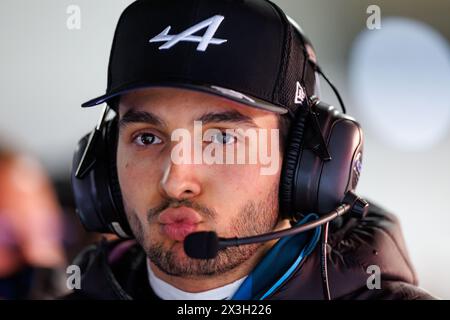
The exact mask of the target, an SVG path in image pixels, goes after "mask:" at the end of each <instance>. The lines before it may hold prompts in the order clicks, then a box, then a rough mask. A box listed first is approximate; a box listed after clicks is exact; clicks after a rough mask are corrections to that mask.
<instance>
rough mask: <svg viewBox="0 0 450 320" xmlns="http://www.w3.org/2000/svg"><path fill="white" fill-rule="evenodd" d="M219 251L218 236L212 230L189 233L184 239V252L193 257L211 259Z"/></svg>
mask: <svg viewBox="0 0 450 320" xmlns="http://www.w3.org/2000/svg"><path fill="white" fill-rule="evenodd" d="M218 251H219V238H218V237H217V234H216V233H215V232H213V231H201V232H195V233H191V234H190V235H188V236H187V237H186V239H184V252H186V255H188V256H189V257H191V258H194V259H213V258H215V257H216V256H217V253H218Z"/></svg>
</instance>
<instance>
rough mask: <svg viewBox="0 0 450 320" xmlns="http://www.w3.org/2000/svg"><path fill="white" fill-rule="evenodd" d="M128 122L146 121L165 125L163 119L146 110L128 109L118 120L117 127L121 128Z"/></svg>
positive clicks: (161, 125)
mask: <svg viewBox="0 0 450 320" xmlns="http://www.w3.org/2000/svg"><path fill="white" fill-rule="evenodd" d="M130 123H147V124H151V125H154V126H160V127H167V125H166V123H165V122H164V120H162V119H161V118H160V117H158V116H157V115H155V114H153V113H150V112H147V111H138V110H133V109H130V110H128V111H127V112H125V114H124V115H123V116H122V118H121V119H120V120H119V128H120V129H122V128H124V127H126V126H127V125H128V124H130Z"/></svg>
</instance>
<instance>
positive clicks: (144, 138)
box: [134, 133, 162, 146]
mask: <svg viewBox="0 0 450 320" xmlns="http://www.w3.org/2000/svg"><path fill="white" fill-rule="evenodd" d="M134 142H135V143H136V144H137V145H139V146H147V145H151V144H159V143H161V142H162V140H161V139H160V138H158V137H157V136H155V135H154V134H151V133H141V134H139V135H137V136H136V137H135V138H134Z"/></svg>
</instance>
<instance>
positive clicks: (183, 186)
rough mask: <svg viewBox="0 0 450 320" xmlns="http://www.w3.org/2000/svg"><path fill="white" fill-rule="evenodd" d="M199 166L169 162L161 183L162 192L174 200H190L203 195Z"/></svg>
mask: <svg viewBox="0 0 450 320" xmlns="http://www.w3.org/2000/svg"><path fill="white" fill-rule="evenodd" d="M196 167H198V166H196V165H193V164H175V163H173V162H169V163H168V164H167V165H166V168H165V170H164V174H163V177H162V179H161V181H160V184H159V187H160V192H162V193H163V195H164V196H166V197H169V198H173V199H179V200H183V199H190V198H194V197H196V196H198V195H199V194H200V193H201V191H202V190H201V184H200V181H199V177H198V175H197V169H198V168H196Z"/></svg>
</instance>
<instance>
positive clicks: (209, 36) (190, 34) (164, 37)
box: [150, 15, 228, 51]
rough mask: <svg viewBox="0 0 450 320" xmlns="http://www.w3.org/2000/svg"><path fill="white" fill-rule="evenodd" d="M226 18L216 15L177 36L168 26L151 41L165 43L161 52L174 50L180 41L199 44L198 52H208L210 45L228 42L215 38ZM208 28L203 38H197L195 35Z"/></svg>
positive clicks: (160, 48)
mask: <svg viewBox="0 0 450 320" xmlns="http://www.w3.org/2000/svg"><path fill="white" fill-rule="evenodd" d="M223 19H225V17H224V16H220V15H215V16H213V17H211V18H209V19H206V20H204V21H202V22H200V23H198V24H196V25H195V26H192V27H190V28H189V29H186V30H185V31H183V32H181V33H179V34H177V35H170V34H169V31H170V29H171V26H168V27H167V28H166V29H164V30H163V32H161V33H160V34H158V35H157V36H156V37H154V38H152V39H150V42H165V43H164V44H163V45H162V46H160V47H159V50H167V49H170V48H172V47H173V46H174V45H176V44H177V43H178V42H180V41H189V42H198V46H197V51H206V49H207V48H208V45H210V44H217V45H219V44H222V43H225V42H227V41H228V40H225V39H217V38H213V37H214V34H215V33H216V31H217V29H218V28H219V26H220V24H221V23H222V21H223ZM206 27H208V29H207V30H206V32H205V34H204V35H203V37H200V36H195V35H194V34H195V33H196V32H198V31H200V30H202V29H204V28H206Z"/></svg>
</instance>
